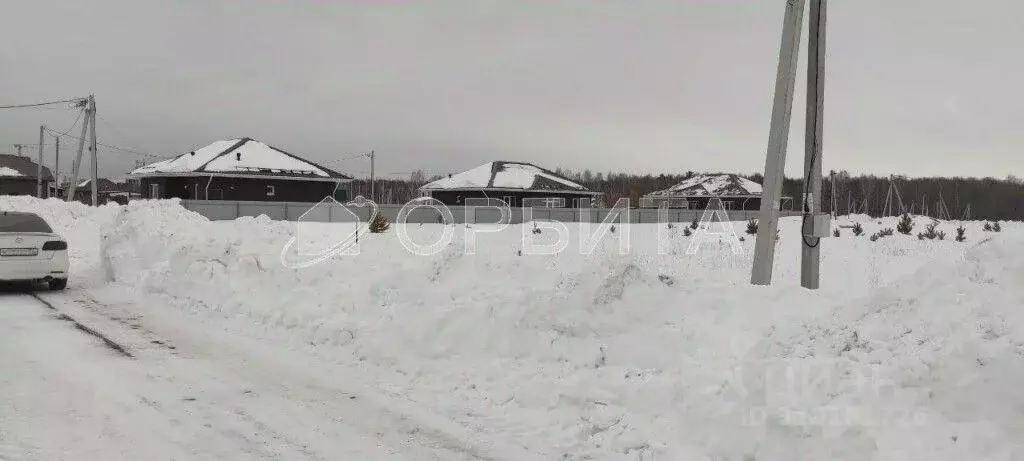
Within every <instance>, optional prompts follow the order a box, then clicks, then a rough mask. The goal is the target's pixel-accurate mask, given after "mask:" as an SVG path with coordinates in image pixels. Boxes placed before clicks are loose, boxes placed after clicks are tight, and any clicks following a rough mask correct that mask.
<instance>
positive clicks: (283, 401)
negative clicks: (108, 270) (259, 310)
mask: <svg viewBox="0 0 1024 461" xmlns="http://www.w3.org/2000/svg"><path fill="white" fill-rule="evenodd" d="M74 296H75V295H74V294H67V295H53V294H48V293H47V294H42V295H41V298H43V299H45V300H46V302H45V303H44V302H42V301H41V300H39V299H36V298H35V297H33V296H31V295H26V294H17V293H0V459H5V460H7V459H10V460H21V459H25V460H28V459H31V460H56V459H61V460H95V459H104V460H116V459H126V460H128V459H131V460H138V459H146V460H164V459H218V460H220V459H223V460H238V459H288V460H307V459H308V460H321V459H323V460H327V459H331V460H334V459H359V460H372V459H388V460H394V459H400V460H401V459H410V460H411V459H415V460H423V459H444V460H451V459H481V458H482V459H493V457H490V456H486V455H483V454H481V453H473V452H472V451H473V450H471V449H468V448H464V447H460V446H459V444H458V443H456V442H454V441H451V440H444V438H443V437H440V438H439V437H435V436H431V435H430V434H429V433H428V431H422V430H421V428H420V427H417V426H416V425H415V424H414V423H412V422H410V421H408V420H405V419H403V418H402V417H399V416H397V415H391V414H387V413H386V412H382V411H381V410H380V409H378V408H375V407H373V405H372V404H371V403H369V402H363V401H362V400H361V399H360V398H359V397H358V396H356V395H351V394H344V393H341V392H338V391H336V390H335V389H332V388H331V386H330V385H325V384H323V383H316V382H315V381H310V380H308V379H306V378H307V377H306V376H303V374H302V373H301V372H298V373H296V372H295V370H293V369H289V368H287V367H285V368H282V369H277V370H268V369H266V368H264V367H262V366H261V364H260V363H259V359H256V358H254V357H243V356H242V355H239V354H238V353H237V351H228V350H220V349H219V348H218V347H216V346H215V345H213V344H209V343H207V344H201V340H197V341H196V342H192V341H191V340H188V339H184V338H176V339H182V342H181V343H176V344H172V343H170V341H168V340H165V339H159V338H157V337H156V335H155V333H153V332H152V331H150V330H147V329H145V328H143V326H142V325H141V324H140V323H138V322H134V323H133V322H132V321H129V320H126V319H125V318H123V317H117V316H112V315H109V313H106V314H107V316H103V315H98V314H97V313H96V312H90V311H89V310H88V309H84V308H81V307H80V306H82V305H83V302H82V301H81V300H79V299H75V297H74ZM47 304H50V305H52V306H54V308H55V309H56V310H53V309H51V308H50V307H48V306H47ZM76 306H78V307H77V308H76ZM93 307H95V306H93ZM68 315H69V316H70V317H67V316H68ZM75 322H80V323H81V324H83V325H85V326H86V328H88V329H93V330H95V331H97V332H100V333H101V334H102V335H104V336H107V337H109V338H112V341H115V342H116V343H117V344H123V345H124V346H125V349H126V350H127V351H129V353H130V354H131V355H132V357H129V356H126V355H124V354H121V353H119V352H117V351H116V350H113V349H112V348H111V347H110V346H109V345H107V344H105V343H104V341H103V340H101V339H99V338H97V337H95V336H93V335H90V334H88V333H87V332H85V331H83V330H82V329H80V328H76V326H75ZM199 336H201V335H199ZM204 346H205V347H206V348H205V349H204ZM211 357H212V358H211ZM286 375H290V376H286Z"/></svg>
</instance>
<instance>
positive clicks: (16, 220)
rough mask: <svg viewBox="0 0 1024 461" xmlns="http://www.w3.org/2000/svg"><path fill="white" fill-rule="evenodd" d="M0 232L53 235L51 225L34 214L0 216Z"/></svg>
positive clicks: (6, 214) (5, 214)
mask: <svg viewBox="0 0 1024 461" xmlns="http://www.w3.org/2000/svg"><path fill="white" fill-rule="evenodd" d="M0 232H44V233H47V234H49V233H52V232H53V229H50V225H49V224H47V223H46V221H44V220H43V218H40V217H39V216H38V215H34V214H32V213H4V214H0Z"/></svg>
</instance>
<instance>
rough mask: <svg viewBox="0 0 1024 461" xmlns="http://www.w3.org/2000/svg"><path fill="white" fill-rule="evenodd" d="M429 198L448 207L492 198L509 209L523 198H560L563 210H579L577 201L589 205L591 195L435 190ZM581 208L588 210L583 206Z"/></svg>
mask: <svg viewBox="0 0 1024 461" xmlns="http://www.w3.org/2000/svg"><path fill="white" fill-rule="evenodd" d="M430 196H431V197H433V198H435V199H437V200H438V201H440V202H441V203H443V204H445V205H448V206H462V205H465V203H466V202H465V200H466V199H467V198H494V199H500V200H504V201H506V202H509V203H508V205H509V206H510V207H521V206H523V199H524V198H535V199H541V198H561V199H563V200H564V201H565V208H580V206H578V205H579V204H578V202H577V201H578V200H579V199H583V201H584V203H589V201H590V199H591V197H593V195H591V194H574V193H572V192H545V191H483V190H455V191H450V190H435V191H430ZM583 208H589V207H586V206H584V207H583Z"/></svg>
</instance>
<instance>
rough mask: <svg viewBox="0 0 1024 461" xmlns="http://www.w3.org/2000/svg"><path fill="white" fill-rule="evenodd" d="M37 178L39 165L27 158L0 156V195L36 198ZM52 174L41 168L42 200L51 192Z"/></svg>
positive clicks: (47, 169) (48, 170)
mask: <svg viewBox="0 0 1024 461" xmlns="http://www.w3.org/2000/svg"><path fill="white" fill-rule="evenodd" d="M38 176H39V164H38V163H36V162H33V161H32V160H31V159H30V158H28V157H21V156H18V155H9V154H0V195H31V196H33V197H34V196H36V193H37V192H38V184H37V182H36V178H37V177H38ZM52 182H53V174H52V173H50V169H49V168H46V167H45V166H44V167H43V198H47V197H49V196H50V194H51V193H52V192H53V190H52V187H51V184H50V183H52Z"/></svg>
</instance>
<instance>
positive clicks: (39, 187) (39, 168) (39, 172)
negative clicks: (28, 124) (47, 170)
mask: <svg viewBox="0 0 1024 461" xmlns="http://www.w3.org/2000/svg"><path fill="white" fill-rule="evenodd" d="M44 131H46V125H39V158H38V160H39V161H38V162H37V163H38V165H36V197H39V198H43V132H44Z"/></svg>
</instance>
